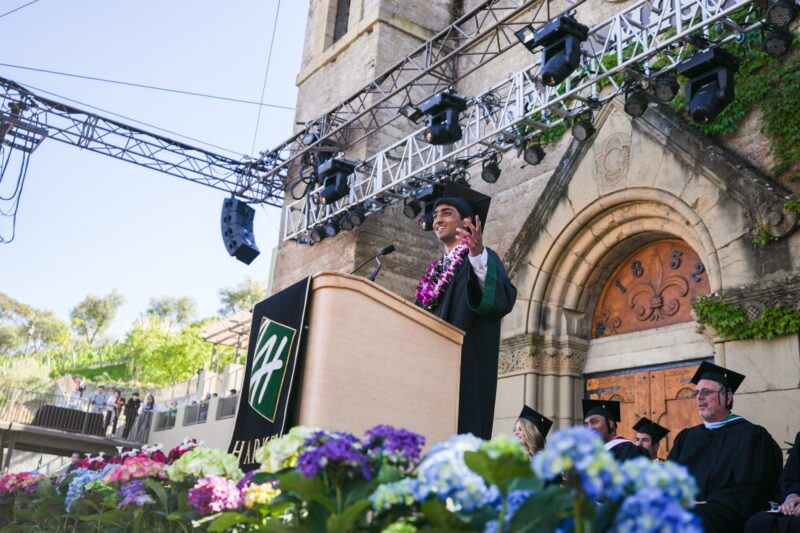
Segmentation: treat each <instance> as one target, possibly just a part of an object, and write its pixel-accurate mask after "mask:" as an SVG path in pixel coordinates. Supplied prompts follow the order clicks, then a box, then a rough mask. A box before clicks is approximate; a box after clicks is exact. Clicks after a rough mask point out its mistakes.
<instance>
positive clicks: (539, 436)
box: [514, 405, 553, 457]
mask: <svg viewBox="0 0 800 533" xmlns="http://www.w3.org/2000/svg"><path fill="white" fill-rule="evenodd" d="M552 426H553V421H552V420H550V419H549V418H547V417H546V416H543V415H541V414H539V413H537V412H536V411H535V410H534V409H531V408H530V407H528V406H527V405H523V406H522V411H521V412H520V414H519V418H517V421H516V423H515V424H514V436H515V437H516V438H517V440H518V441H519V443H520V444H522V445H523V446H524V447H525V450H526V451H527V452H528V457H533V454H535V453H536V452H540V451H542V450H543V449H544V446H545V443H546V442H547V433H548V432H549V431H550V428H551V427H552Z"/></svg>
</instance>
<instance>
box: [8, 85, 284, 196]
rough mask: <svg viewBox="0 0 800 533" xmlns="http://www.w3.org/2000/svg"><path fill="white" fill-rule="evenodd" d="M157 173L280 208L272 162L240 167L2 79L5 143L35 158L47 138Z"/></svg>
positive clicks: (279, 188) (280, 190)
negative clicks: (270, 170)
mask: <svg viewBox="0 0 800 533" xmlns="http://www.w3.org/2000/svg"><path fill="white" fill-rule="evenodd" d="M46 137H49V138H51V139H54V140H57V141H61V142H63V143H66V144H71V145H73V146H78V147H80V148H84V149H87V150H91V151H93V152H97V153H99V154H104V155H107V156H111V157H114V158H117V159H121V160H123V161H128V162H130V163H134V164H137V165H141V166H143V167H147V168H152V169H154V170H158V171H161V172H164V173H166V174H170V175H172V176H177V177H179V178H183V179H186V180H189V181H193V182H195V183H199V184H201V185H206V186H208V187H212V188H214V189H218V190H220V191H224V192H227V193H230V194H233V195H234V196H237V197H239V198H242V199H244V200H248V201H251V202H256V203H266V204H269V205H274V206H281V205H282V203H283V181H282V179H281V178H280V177H278V176H274V177H271V178H270V177H267V178H265V177H263V174H264V171H265V169H266V168H267V166H268V165H269V161H268V160H242V161H237V160H235V159H231V158H228V157H225V156H222V155H217V154H214V153H212V152H209V151H206V150H203V149H200V148H195V147H193V146H189V145H187V144H184V143H181V142H178V141H175V140H172V139H169V138H166V137H161V136H159V135H155V134H153V133H149V132H146V131H144V130H141V129H138V128H134V127H132V126H127V125H125V124H122V123H121V122H116V121H114V120H110V119H106V118H103V117H101V116H99V115H96V114H93V113H89V112H86V111H83V110H81V109H78V108H75V107H72V106H68V105H65V104H62V103H59V102H56V101H53V100H50V99H48V98H43V97H41V96H38V95H36V94H34V93H33V92H31V91H29V90H28V89H26V88H25V87H23V86H21V85H19V84H17V83H15V82H13V81H11V80H8V79H5V78H2V77H0V142H2V144H3V145H5V146H9V147H11V148H15V149H19V150H22V151H25V152H28V153H30V152H32V151H33V150H35V149H36V147H37V146H38V145H39V144H40V143H41V142H42V141H43V140H44V139H45V138H46Z"/></svg>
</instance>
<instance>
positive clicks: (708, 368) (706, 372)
mask: <svg viewBox="0 0 800 533" xmlns="http://www.w3.org/2000/svg"><path fill="white" fill-rule="evenodd" d="M701 379H710V380H711V381H716V382H717V383H719V384H720V385H723V386H725V387H727V388H729V389H730V390H731V392H736V389H738V388H739V385H741V384H742V381H744V374H740V373H738V372H734V371H733V370H728V369H727V368H723V367H721V366H717V365H715V364H714V363H709V362H708V361H703V362H702V363H700V367H699V368H698V369H697V372H695V373H694V376H693V377H692V383H694V384H695V385H697V383H698V382H699V381H700V380H701Z"/></svg>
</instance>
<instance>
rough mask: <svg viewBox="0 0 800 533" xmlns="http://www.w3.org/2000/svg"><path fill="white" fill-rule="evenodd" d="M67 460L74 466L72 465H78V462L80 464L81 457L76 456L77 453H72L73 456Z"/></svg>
mask: <svg viewBox="0 0 800 533" xmlns="http://www.w3.org/2000/svg"><path fill="white" fill-rule="evenodd" d="M69 460H70V462H71V463H72V464H74V465H75V464H78V463H80V462H81V456H80V454H78V453H73V454H72V457H70V458H69Z"/></svg>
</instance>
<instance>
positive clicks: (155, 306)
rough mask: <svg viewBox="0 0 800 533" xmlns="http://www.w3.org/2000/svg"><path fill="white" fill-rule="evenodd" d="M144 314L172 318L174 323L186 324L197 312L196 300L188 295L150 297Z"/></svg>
mask: <svg viewBox="0 0 800 533" xmlns="http://www.w3.org/2000/svg"><path fill="white" fill-rule="evenodd" d="M145 314H147V315H155V316H158V317H160V318H164V319H170V320H174V321H175V323H176V324H181V325H186V324H188V323H189V322H190V321H191V320H192V319H193V318H194V317H195V315H196V314H197V302H196V301H195V300H194V298H191V297H189V296H180V297H177V298H175V297H172V296H159V297H158V298H150V303H149V305H148V306H147V310H146V311H145Z"/></svg>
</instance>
